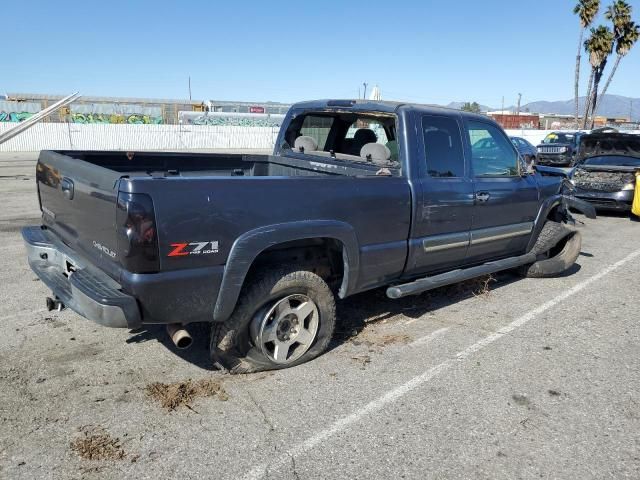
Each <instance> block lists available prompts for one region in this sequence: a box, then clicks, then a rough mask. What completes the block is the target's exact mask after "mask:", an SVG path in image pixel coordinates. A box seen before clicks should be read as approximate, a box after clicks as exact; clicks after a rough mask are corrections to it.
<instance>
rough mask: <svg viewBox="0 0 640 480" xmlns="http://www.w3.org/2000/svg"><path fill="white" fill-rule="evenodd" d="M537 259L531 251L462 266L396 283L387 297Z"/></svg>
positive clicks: (403, 294) (504, 268)
mask: <svg viewBox="0 0 640 480" xmlns="http://www.w3.org/2000/svg"><path fill="white" fill-rule="evenodd" d="M536 259H537V257H536V254H535V253H533V252H530V253H527V254H525V255H520V256H519V257H509V258H505V259H504V260H497V261H495V262H487V263H485V264H483V265H478V266H477V267H471V268H461V269H458V270H452V271H451V272H447V273H441V274H440V275H434V276H433V277H425V278H420V279H418V280H414V281H413V282H410V283H403V284H402V285H395V286H393V287H389V288H387V297H389V298H393V299H397V298H402V297H408V296H409V295H417V294H419V293H422V292H426V291H427V290H433V289H434V288H438V287H443V286H444V285H450V284H452V283H458V282H463V281H465V280H469V279H471V278H476V277H479V276H481V275H488V274H490V273H495V272H499V271H501V270H509V269H510V268H515V267H519V266H521V265H526V264H528V263H534V262H535V261H536Z"/></svg>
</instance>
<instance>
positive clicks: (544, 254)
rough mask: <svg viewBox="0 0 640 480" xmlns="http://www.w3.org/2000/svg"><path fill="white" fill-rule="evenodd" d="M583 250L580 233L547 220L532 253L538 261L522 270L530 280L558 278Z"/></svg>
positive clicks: (571, 265)
mask: <svg viewBox="0 0 640 480" xmlns="http://www.w3.org/2000/svg"><path fill="white" fill-rule="evenodd" d="M581 248H582V236H581V235H580V232H578V231H576V230H573V229H570V228H569V227H567V226H566V225H565V224H563V223H559V222H553V221H550V220H547V222H546V223H545V225H544V227H543V228H542V231H541V232H540V235H539V236H538V239H537V241H536V244H535V245H534V246H533V249H532V252H534V253H536V254H537V256H538V260H537V261H536V262H535V263H533V264H531V265H527V266H525V267H524V268H523V269H522V273H523V274H524V275H525V276H527V277H529V278H547V277H556V276H558V275H561V274H563V273H564V272H566V271H567V270H569V269H570V268H571V267H573V264H574V263H575V262H576V260H577V259H578V256H579V255H580V250H581Z"/></svg>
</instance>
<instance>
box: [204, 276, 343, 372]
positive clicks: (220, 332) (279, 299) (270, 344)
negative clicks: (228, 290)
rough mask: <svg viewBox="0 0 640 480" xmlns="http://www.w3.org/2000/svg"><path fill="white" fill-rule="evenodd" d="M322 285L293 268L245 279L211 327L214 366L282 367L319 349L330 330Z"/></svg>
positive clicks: (328, 301) (331, 316)
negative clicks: (225, 315) (226, 313)
mask: <svg viewBox="0 0 640 480" xmlns="http://www.w3.org/2000/svg"><path fill="white" fill-rule="evenodd" d="M335 322H336V314H335V298H334V295H333V293H332V292H331V289H330V288H329V286H328V285H327V283H326V282H325V281H324V280H323V279H322V278H321V277H319V276H318V275H316V274H315V273H313V272H309V271H306V270H304V269H303V268H302V267H299V266H292V267H290V268H280V269H277V270H271V271H266V272H264V273H262V274H259V275H258V276H256V277H255V278H253V279H251V280H249V281H248V282H247V284H246V286H245V287H243V290H242V292H241V294H240V298H239V299H238V303H237V305H236V309H235V310H234V312H233V314H232V315H231V317H229V319H228V320H227V321H226V322H224V323H217V324H213V325H212V328H211V343H210V353H211V358H212V361H213V363H214V365H215V366H216V367H218V368H220V369H222V370H226V371H228V372H229V373H233V374H236V373H251V372H258V371H263V370H274V369H280V368H288V367H292V366H295V365H300V364H301V363H304V362H307V361H309V360H312V359H313V358H316V357H317V356H319V355H321V354H322V353H324V351H325V350H326V349H327V347H328V345H329V342H330V341H331V338H332V336H333V331H334V328H335Z"/></svg>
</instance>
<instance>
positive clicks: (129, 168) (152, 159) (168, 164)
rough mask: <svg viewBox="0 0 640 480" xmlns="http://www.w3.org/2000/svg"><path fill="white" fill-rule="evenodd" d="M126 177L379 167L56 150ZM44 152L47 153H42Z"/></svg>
mask: <svg viewBox="0 0 640 480" xmlns="http://www.w3.org/2000/svg"><path fill="white" fill-rule="evenodd" d="M54 153H57V154H60V155H65V156H67V157H71V158H74V159H77V160H82V161H84V162H87V163H90V164H92V165H96V166H100V167H102V168H105V169H108V170H112V171H114V172H118V173H121V174H123V175H128V176H131V177H133V176H183V177H208V176H210V177H242V176H246V177H298V176H310V175H311V176H325V175H326V176H333V175H347V176H368V175H375V173H376V172H377V171H378V170H379V169H380V167H379V166H376V165H373V164H372V165H367V164H365V163H362V164H360V163H353V164H345V162H342V161H339V160H338V161H336V160H333V159H331V158H326V157H320V156H319V157H318V161H317V162H309V160H308V158H309V157H308V156H307V157H306V159H299V158H296V154H295V153H292V155H291V157H289V156H273V155H255V154H242V153H184V152H176V153H173V152H122V151H119V152H118V151H112V152H108V151H71V150H70V151H55V152H54ZM45 154H46V153H45Z"/></svg>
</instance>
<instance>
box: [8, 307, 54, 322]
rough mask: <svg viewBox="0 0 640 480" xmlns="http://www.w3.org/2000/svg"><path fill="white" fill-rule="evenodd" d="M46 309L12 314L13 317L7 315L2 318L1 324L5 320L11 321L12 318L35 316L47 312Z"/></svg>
mask: <svg viewBox="0 0 640 480" xmlns="http://www.w3.org/2000/svg"><path fill="white" fill-rule="evenodd" d="M46 311H47V309H46V308H39V309H38V310H21V311H19V312H15V313H12V314H11V315H5V316H4V317H0V322H4V321H5V320H9V319H10V318H15V317H21V316H23V315H33V314H36V313H43V312H46Z"/></svg>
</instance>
